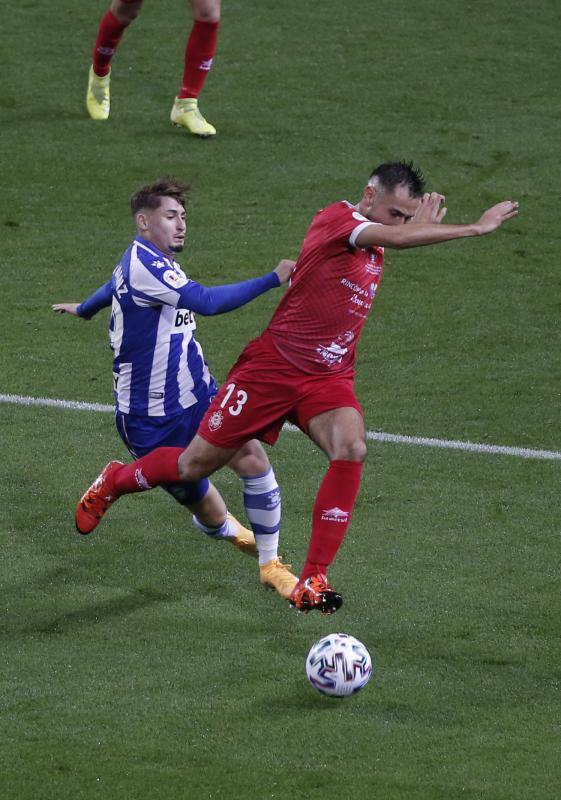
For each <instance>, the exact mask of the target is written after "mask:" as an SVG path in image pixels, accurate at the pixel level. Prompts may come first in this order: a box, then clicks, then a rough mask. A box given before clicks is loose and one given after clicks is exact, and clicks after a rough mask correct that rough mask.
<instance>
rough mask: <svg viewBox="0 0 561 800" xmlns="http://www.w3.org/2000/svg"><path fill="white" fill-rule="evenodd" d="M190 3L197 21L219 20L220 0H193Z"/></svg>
mask: <svg viewBox="0 0 561 800" xmlns="http://www.w3.org/2000/svg"><path fill="white" fill-rule="evenodd" d="M191 5H192V7H193V18H194V19H197V20H199V22H220V0H193V2H192V4H191Z"/></svg>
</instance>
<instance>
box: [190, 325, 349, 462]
mask: <svg viewBox="0 0 561 800" xmlns="http://www.w3.org/2000/svg"><path fill="white" fill-rule="evenodd" d="M349 406H350V407H351V408H356V409H357V411H359V412H360V414H363V411H362V407H361V405H360V403H359V402H358V400H357V399H356V395H355V390H354V378H353V375H352V374H349V373H347V374H346V375H344V376H339V375H329V374H318V375H310V374H309V373H307V372H303V371H302V370H300V369H298V367H295V366H294V365H293V364H291V363H290V362H289V361H287V360H286V359H285V358H283V356H281V355H280V353H279V352H278V350H277V349H276V347H275V345H274V344H273V341H272V337H271V336H270V335H269V334H268V333H266V332H265V333H264V334H263V335H262V336H260V337H259V338H258V339H255V340H254V341H253V342H250V343H249V345H248V346H247V347H246V348H245V350H244V351H243V353H242V354H241V356H240V357H239V359H238V360H237V362H236V363H235V364H234V366H233V367H232V369H231V370H230V372H229V374H228V377H227V378H226V380H225V381H224V383H223V384H222V386H221V387H220V391H219V392H218V394H217V395H216V397H215V398H214V399H213V401H212V403H211V404H210V406H209V408H208V410H207V412H206V414H205V416H204V417H203V419H202V421H201V424H200V426H199V430H198V431H197V433H198V434H199V436H202V437H203V439H206V441H207V442H210V443H211V444H213V445H215V446H216V447H224V448H235V449H238V448H240V447H241V446H242V445H243V444H245V443H246V442H247V441H249V440H250V439H260V440H261V441H262V442H266V443H267V444H274V443H275V442H276V440H277V439H278V436H279V433H280V431H281V428H282V426H283V424H284V423H285V422H286V421H289V422H293V423H294V424H295V425H297V426H298V427H299V428H301V429H302V430H303V431H304V432H305V433H307V432H308V423H309V421H310V420H311V419H313V418H314V417H317V415H318V414H323V413H324V412H325V411H332V410H333V409H335V408H345V407H349Z"/></svg>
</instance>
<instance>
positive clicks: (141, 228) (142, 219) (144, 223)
mask: <svg viewBox="0 0 561 800" xmlns="http://www.w3.org/2000/svg"><path fill="white" fill-rule="evenodd" d="M135 222H136V228H137V230H138V232H139V233H145V232H146V231H147V230H148V219H147V217H146V214H145V213H144V211H139V212H138V213H137V215H136V217H135Z"/></svg>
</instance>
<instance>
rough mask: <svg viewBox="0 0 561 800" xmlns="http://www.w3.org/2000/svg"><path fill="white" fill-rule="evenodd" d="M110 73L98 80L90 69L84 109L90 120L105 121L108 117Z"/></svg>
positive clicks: (97, 76) (91, 68)
mask: <svg viewBox="0 0 561 800" xmlns="http://www.w3.org/2000/svg"><path fill="white" fill-rule="evenodd" d="M110 76H111V72H108V74H107V75H105V77H103V78H100V77H99V75H96V74H95V72H94V71H93V67H90V75H89V78H88V93H87V95H86V108H87V109H88V114H89V115H90V117H91V118H92V119H107V118H108V116H109V107H110V96H109V83H110Z"/></svg>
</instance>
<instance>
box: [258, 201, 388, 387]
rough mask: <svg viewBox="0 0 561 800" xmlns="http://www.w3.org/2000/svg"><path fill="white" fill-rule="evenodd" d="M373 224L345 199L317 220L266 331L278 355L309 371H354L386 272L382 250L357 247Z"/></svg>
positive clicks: (311, 228) (314, 221)
mask: <svg viewBox="0 0 561 800" xmlns="http://www.w3.org/2000/svg"><path fill="white" fill-rule="evenodd" d="M373 224H376V223H373V222H372V221H371V220H369V219H367V218H366V217H363V216H362V214H359V213H358V211H357V210H356V208H355V207H354V206H353V205H352V204H351V203H348V202H347V201H346V200H342V201H340V202H338V203H333V204H332V205H330V206H327V208H324V209H322V210H321V211H319V212H318V213H317V214H316V216H315V217H314V219H313V220H312V224H311V225H310V228H309V230H308V232H307V234H306V238H305V239H304V243H303V245H302V250H301V251H300V255H299V256H298V261H297V262H296V267H295V270H294V273H293V275H292V279H291V282H290V287H289V289H288V291H287V292H286V294H285V295H284V297H283V299H282V300H281V302H280V303H279V305H278V308H277V310H276V311H275V313H274V314H273V317H272V319H271V321H270V323H269V325H268V326H267V330H268V331H269V333H270V334H271V336H272V338H273V341H274V343H275V346H276V348H277V350H278V351H279V353H281V355H283V356H284V357H285V358H286V359H287V361H290V362H291V363H292V364H294V365H295V366H297V367H299V368H300V369H301V370H303V371H304V372H309V373H338V374H339V373H343V372H347V371H351V372H352V370H353V366H354V362H355V358H356V345H357V342H358V340H359V338H360V335H361V333H362V329H363V327H364V323H365V322H366V318H367V317H368V312H369V311H370V308H371V306H372V303H373V301H374V297H375V296H376V291H377V289H378V285H379V283H380V280H381V279H382V272H383V269H384V248H383V247H372V248H362V247H358V246H356V244H355V242H356V237H357V236H358V234H359V233H360V231H362V230H363V229H364V228H366V227H368V226H369V225H373Z"/></svg>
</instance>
